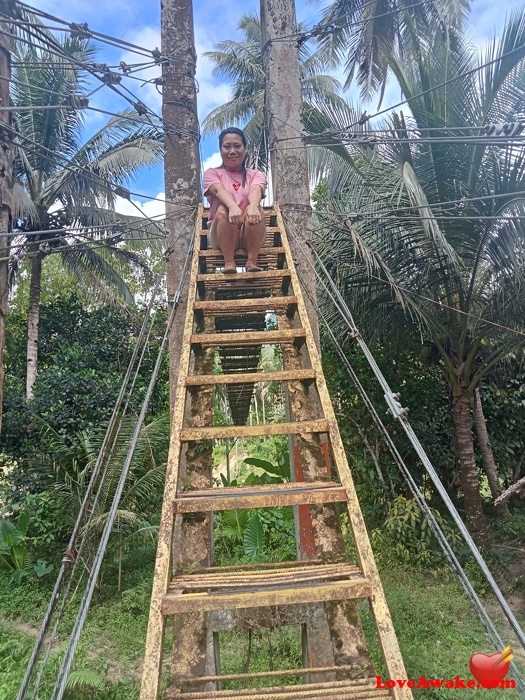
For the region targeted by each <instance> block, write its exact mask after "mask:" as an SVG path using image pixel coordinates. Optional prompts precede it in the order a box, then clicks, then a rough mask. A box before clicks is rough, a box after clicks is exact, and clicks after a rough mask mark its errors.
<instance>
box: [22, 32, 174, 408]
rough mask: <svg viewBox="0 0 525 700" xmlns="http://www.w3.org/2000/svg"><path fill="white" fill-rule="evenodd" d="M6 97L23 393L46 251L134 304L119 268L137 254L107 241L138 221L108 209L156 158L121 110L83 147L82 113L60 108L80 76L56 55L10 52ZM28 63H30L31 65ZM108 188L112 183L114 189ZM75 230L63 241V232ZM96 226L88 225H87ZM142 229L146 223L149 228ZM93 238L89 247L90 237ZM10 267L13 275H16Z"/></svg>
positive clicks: (32, 375)
mask: <svg viewBox="0 0 525 700" xmlns="http://www.w3.org/2000/svg"><path fill="white" fill-rule="evenodd" d="M61 48H62V49H63V51H64V52H65V54H68V55H74V56H75V57H76V58H77V59H79V60H82V61H84V62H89V61H90V60H92V57H93V50H92V49H91V48H90V46H89V43H87V42H86V41H83V40H78V39H69V38H68V39H66V40H65V41H64V42H63V43H62V44H61ZM17 59H18V65H17V66H16V68H15V71H14V77H15V79H16V81H17V82H15V83H14V84H13V88H12V101H13V104H14V106H15V107H17V106H19V107H20V111H15V118H14V120H13V126H14V128H15V130H16V132H17V133H18V135H19V136H18V138H17V143H16V163H15V168H16V178H17V184H16V186H15V192H14V195H15V205H16V215H17V217H18V219H19V231H21V232H24V233H25V234H26V235H25V239H22V241H21V242H20V241H17V244H18V250H17V252H18V253H22V254H25V255H27V257H28V258H29V259H30V294H29V311H28V349H27V396H28V398H31V396H32V388H33V384H34V382H35V379H36V372H37V357H38V323H39V308H40V293H41V275H42V263H43V260H44V258H45V256H46V255H48V254H49V253H52V252H55V251H58V252H60V255H61V259H62V262H63V264H64V266H65V267H66V268H67V269H69V270H70V271H71V272H73V273H74V275H75V276H76V278H77V279H78V280H79V282H80V283H81V284H82V285H83V286H84V287H85V288H87V289H89V290H93V289H96V288H98V289H102V290H103V291H104V292H105V295H106V297H113V298H115V297H116V296H119V297H122V298H123V299H124V300H125V302H126V303H128V304H132V303H133V296H132V295H131V293H130V291H129V289H128V287H127V285H126V284H125V282H124V280H123V278H122V277H121V275H120V274H119V272H118V271H117V267H116V265H117V266H119V267H120V269H125V268H126V267H127V268H128V269H144V268H146V266H145V264H144V263H143V262H142V260H141V258H140V257H139V256H138V255H137V254H135V253H133V252H132V251H131V250H129V249H128V248H124V247H122V246H119V245H116V236H117V235H118V234H123V233H124V232H125V233H126V235H127V236H129V235H130V233H132V230H133V227H131V230H130V224H136V222H140V226H141V233H140V236H144V232H145V231H146V232H147V230H148V229H147V228H146V227H144V220H143V219H141V218H139V217H129V216H122V215H119V214H117V213H116V212H115V210H114V207H115V200H116V197H117V194H119V191H120V190H119V189H118V186H121V185H123V184H124V183H125V182H126V181H127V180H128V179H129V178H130V177H131V176H132V175H134V174H136V173H138V172H140V171H141V170H142V169H144V168H145V167H147V166H151V165H153V164H155V163H157V162H159V161H160V159H161V157H162V144H161V142H160V140H159V138H158V132H157V131H156V130H155V129H154V128H153V127H152V125H151V124H150V122H149V121H146V118H141V117H139V116H137V115H135V114H134V116H133V117H132V119H130V118H129V117H130V116H131V113H130V112H123V113H121V114H120V115H118V116H115V117H112V118H111V119H110V120H109V121H108V122H107V123H106V124H105V125H104V126H103V127H102V128H101V129H100V130H99V131H98V132H97V133H95V134H94V135H93V136H91V137H90V138H88V139H87V140H85V141H83V135H82V129H83V116H82V114H83V113H82V112H81V111H80V110H76V109H68V108H67V107H68V106H71V102H72V100H73V101H74V100H75V99H76V97H75V96H78V95H79V94H80V95H81V94H82V93H83V92H84V90H85V85H84V79H83V77H82V73H81V71H80V70H79V69H78V68H77V67H76V66H75V65H74V64H72V63H71V62H70V61H69V60H68V58H67V56H65V57H64V58H63V59H62V58H60V57H57V55H55V54H49V53H47V52H46V50H45V49H41V48H37V47H29V48H28V47H26V46H25V44H24V45H22V46H21V47H19V48H18V50H17ZM35 66H36V67H35ZM111 183H114V185H115V186H113V184H111ZM68 227H70V228H78V227H84V228H83V231H82V234H83V236H82V237H81V238H80V240H79V236H78V233H77V234H75V235H73V233H71V235H69V236H68V235H67V229H68ZM95 227H96V228H95ZM150 228H151V227H150ZM89 239H91V241H93V240H97V246H96V247H94V246H93V244H92V243H90V240H89ZM17 269H18V268H17V265H16V264H15V265H14V266H13V273H16V271H17Z"/></svg>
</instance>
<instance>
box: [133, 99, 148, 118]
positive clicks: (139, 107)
mask: <svg viewBox="0 0 525 700" xmlns="http://www.w3.org/2000/svg"><path fill="white" fill-rule="evenodd" d="M133 109H134V110H135V112H136V113H137V114H138V115H139V117H142V116H144V115H145V114H147V113H148V108H147V107H146V105H145V104H144V102H141V101H140V100H138V101H137V102H135V104H134V105H133Z"/></svg>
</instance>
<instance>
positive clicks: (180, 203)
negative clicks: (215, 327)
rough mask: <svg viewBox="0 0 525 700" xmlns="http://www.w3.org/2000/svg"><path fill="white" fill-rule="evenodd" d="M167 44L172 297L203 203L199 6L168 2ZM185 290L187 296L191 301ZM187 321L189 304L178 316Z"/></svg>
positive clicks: (173, 344) (175, 349) (175, 346)
mask: <svg viewBox="0 0 525 700" xmlns="http://www.w3.org/2000/svg"><path fill="white" fill-rule="evenodd" d="M161 25H162V30H161V42H162V45H161V47H162V51H161V54H162V57H163V59H165V62H164V63H163V64H162V83H163V88H162V92H163V101H162V105H163V106H162V118H163V120H164V134H165V137H164V181H165V190H166V195H165V197H166V217H167V219H166V229H167V231H168V237H167V247H168V253H169V254H168V264H167V278H168V279H167V282H168V298H169V302H170V304H171V303H173V295H174V293H175V290H176V289H177V286H178V284H179V280H180V276H181V272H182V267H183V264H184V258H185V257H186V253H187V251H188V247H189V245H190V242H191V240H192V237H193V234H194V230H195V214H193V215H192V209H195V208H196V207H197V205H198V203H199V199H200V182H199V174H200V158H199V119H198V115H197V89H196V83H195V70H196V62H197V56H196V53H195V47H194V32H193V7H192V2H191V0H163V2H162V16H161ZM187 293H188V289H187V286H185V288H184V290H183V298H187ZM183 317H184V304H182V305H181V308H180V309H179V311H178V318H179V319H180V318H183ZM182 325H183V324H182V323H177V322H175V323H174V325H173V328H172V331H171V335H170V344H169V356H170V404H171V407H172V409H173V401H174V398H175V392H176V389H177V387H176V384H177V372H178V366H179V358H180V350H181V347H182Z"/></svg>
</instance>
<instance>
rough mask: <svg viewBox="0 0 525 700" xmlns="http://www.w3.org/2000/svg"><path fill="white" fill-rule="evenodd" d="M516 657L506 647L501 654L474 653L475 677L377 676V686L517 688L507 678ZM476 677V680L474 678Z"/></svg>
mask: <svg viewBox="0 0 525 700" xmlns="http://www.w3.org/2000/svg"><path fill="white" fill-rule="evenodd" d="M512 658H514V655H513V653H512V649H511V648H510V647H506V648H505V649H503V651H502V652H501V654H493V655H492V656H487V655H486V654H474V655H473V656H471V658H470V671H471V673H472V675H473V676H474V678H470V679H468V680H465V679H464V678H460V677H459V676H454V678H426V677H425V676H420V677H419V679H418V680H415V679H414V678H410V679H407V678H389V679H388V680H383V676H376V688H382V689H384V688H469V689H471V690H473V689H474V688H503V689H506V688H515V687H516V681H515V680H513V679H512V678H509V679H508V680H505V676H506V675H507V673H508V672H509V668H510V661H511V659H512ZM474 679H475V680H474Z"/></svg>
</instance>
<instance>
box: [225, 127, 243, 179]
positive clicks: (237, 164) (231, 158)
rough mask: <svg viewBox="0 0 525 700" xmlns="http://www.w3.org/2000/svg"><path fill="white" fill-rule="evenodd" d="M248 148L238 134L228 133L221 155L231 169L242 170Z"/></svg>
mask: <svg viewBox="0 0 525 700" xmlns="http://www.w3.org/2000/svg"><path fill="white" fill-rule="evenodd" d="M245 155H246V148H245V147H244V145H243V143H242V138H241V137H240V136H239V135H238V134H226V136H224V138H223V139H222V144H221V157H222V162H223V163H224V165H225V166H226V167H227V168H228V169H230V170H240V169H241V166H242V162H243V160H244V156H245Z"/></svg>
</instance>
